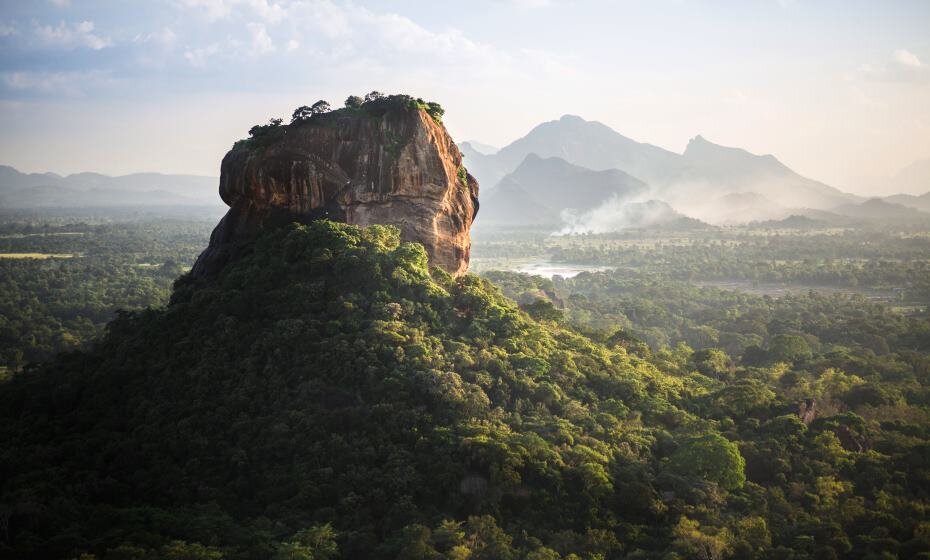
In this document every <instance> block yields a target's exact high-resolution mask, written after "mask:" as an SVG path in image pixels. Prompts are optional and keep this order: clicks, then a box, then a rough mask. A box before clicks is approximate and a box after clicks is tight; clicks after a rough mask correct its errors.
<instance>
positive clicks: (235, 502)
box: [0, 220, 745, 560]
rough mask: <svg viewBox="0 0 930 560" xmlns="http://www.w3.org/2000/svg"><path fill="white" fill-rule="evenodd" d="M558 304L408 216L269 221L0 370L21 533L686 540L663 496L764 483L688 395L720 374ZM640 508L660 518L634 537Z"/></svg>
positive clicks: (383, 545) (175, 538)
mask: <svg viewBox="0 0 930 560" xmlns="http://www.w3.org/2000/svg"><path fill="white" fill-rule="evenodd" d="M533 309H534V311H533V312H534V313H539V314H540V316H543V315H545V316H547V317H550V319H545V320H536V319H534V318H533V317H532V316H530V315H528V314H526V313H524V312H523V311H521V310H520V309H518V308H517V306H516V304H514V303H513V302H512V301H510V300H507V299H506V298H504V297H503V296H502V295H501V294H500V291H499V290H498V289H497V288H495V287H494V286H492V285H490V284H489V283H488V282H487V281H484V280H481V279H479V278H477V277H474V276H465V277H459V278H454V277H452V276H451V275H449V274H446V273H444V272H442V271H441V270H440V269H438V268H432V269H431V268H430V267H429V266H428V262H427V254H426V251H425V250H424V248H423V247H422V246H421V245H419V244H410V243H402V242H401V239H400V234H399V230H398V229H397V228H395V227H383V226H374V227H370V228H368V229H365V230H362V229H359V228H357V227H355V226H351V225H347V224H340V223H336V222H330V221H326V220H320V221H315V222H312V223H310V224H308V225H296V224H293V225H290V226H285V227H282V228H279V229H275V230H266V231H263V232H262V233H261V234H259V236H258V237H257V238H256V239H255V241H254V243H253V244H252V250H251V251H250V252H249V253H247V254H242V255H240V257H239V258H237V259H235V260H233V261H231V262H230V263H228V265H227V266H226V267H224V268H223V269H222V270H221V271H220V272H219V273H218V274H217V275H216V276H213V277H209V278H195V277H193V276H190V275H187V276H185V277H182V278H181V279H180V280H179V281H178V282H177V283H176V288H175V291H174V294H173V296H172V299H171V304H170V305H169V306H168V307H167V308H163V309H151V310H146V311H141V312H138V313H123V314H121V315H120V317H119V318H118V319H117V320H116V321H114V322H113V323H112V324H111V325H110V326H109V327H108V329H107V334H106V336H105V338H104V339H103V340H101V341H99V343H98V344H96V345H95V346H94V348H93V349H92V350H91V351H89V352H86V353H73V354H70V355H64V356H62V357H60V358H59V359H57V360H56V361H54V362H53V363H50V364H48V365H46V366H44V367H42V368H40V369H35V370H33V371H30V372H29V373H28V374H24V375H18V376H15V377H14V378H13V379H12V380H9V381H4V382H0V441H3V442H4V445H3V450H2V452H0V475H2V476H0V503H2V504H3V507H4V509H3V512H4V515H5V517H4V519H8V520H9V523H8V525H6V528H5V531H4V536H3V543H2V546H3V547H4V548H3V550H4V552H5V554H6V555H7V556H9V557H11V558H22V559H24V560H31V559H38V558H43V559H44V558H76V557H78V556H79V555H80V554H81V553H93V554H95V555H97V556H96V557H98V558H144V559H148V558H219V557H220V556H221V555H222V556H223V557H227V558H237V559H253V558H254V559H256V560H257V559H266V558H330V559H335V558H376V559H385V560H386V559H392V558H436V559H437V560H438V559H439V558H443V557H448V558H465V557H468V555H469V554H470V555H471V556H472V557H473V558H487V559H492V558H494V559H507V558H511V559H517V558H520V559H523V558H554V557H553V556H551V555H548V556H540V555H539V554H544V553H547V551H548V550H551V548H550V547H558V548H559V550H562V551H563V552H564V553H565V554H566V555H568V554H576V555H580V554H584V553H585V551H586V550H590V547H592V546H597V547H599V548H598V550H604V551H605V552H611V551H613V552H615V553H616V554H620V552H621V550H622V547H625V546H627V544H626V543H633V542H635V543H636V546H637V547H638V548H648V549H652V550H657V551H661V550H663V549H664V548H666V547H668V546H669V540H670V537H667V535H668V534H670V531H671V530H672V527H673V525H674V524H675V523H676V522H677V521H676V520H677V518H678V516H677V515H676V516H674V517H672V518H669V517H667V516H665V515H664V511H665V508H666V507H667V506H666V505H664V503H663V501H662V500H663V498H662V494H661V492H663V491H664V492H678V493H679V494H678V495H679V496H680V497H679V498H678V499H679V500H682V499H685V500H687V501H688V502H689V503H694V504H695V505H697V504H700V503H701V502H702V501H704V500H706V499H707V497H706V496H707V492H711V493H712V495H713V496H717V497H720V496H725V495H727V493H728V492H736V493H738V492H740V488H742V487H743V485H744V481H745V475H744V465H745V461H744V460H743V458H742V457H741V456H740V453H739V451H738V449H737V447H736V445H735V444H733V443H730V442H729V441H728V440H726V439H725V438H723V437H722V436H721V435H720V433H719V432H718V431H717V429H716V427H715V425H716V422H707V421H698V419H697V418H696V417H694V416H693V415H692V414H691V413H688V412H685V411H684V410H682V409H681V408H679V404H680V403H682V400H681V397H680V394H683V393H691V392H692V391H693V392H702V391H703V392H706V388H705V387H704V386H703V385H700V384H698V383H696V382H694V381H692V380H691V378H690V377H682V378H679V377H675V376H670V375H666V374H663V373H662V372H660V371H659V370H657V369H656V368H655V366H653V365H651V364H649V363H647V362H645V361H644V360H642V359H640V358H638V357H635V356H633V355H632V354H628V353H627V351H626V350H625V349H624V348H620V347H613V348H610V347H607V346H603V345H600V344H596V343H594V342H592V341H590V340H589V339H587V338H585V337H583V336H581V335H579V334H577V333H576V332H574V331H572V330H571V329H570V328H568V327H566V326H563V325H561V324H560V323H559V322H557V321H554V320H553V319H552V318H551V317H552V316H553V313H555V315H558V313H557V312H555V310H552V309H551V306H550V309H549V310H548V311H547V309H546V308H545V306H542V307H541V308H540V306H538V305H537V306H535V307H534V308H533ZM672 388H673V389H672ZM670 399H671V400H670ZM624 419H626V420H624ZM669 430H672V431H673V432H674V434H675V435H672V433H670V432H669ZM694 457H699V458H700V460H706V461H709V462H710V464H709V465H706V466H700V465H698V464H697V463H695V458H694ZM660 474H661V475H662V476H664V477H665V478H664V479H657V478H656V477H657V475H660ZM658 480H662V482H661V484H660V483H659V482H657V481H658ZM659 484H660V485H659ZM657 485H659V486H657ZM659 488H665V490H660V489H659ZM673 488H674V489H676V490H673ZM665 499H668V498H665ZM615 516H619V517H615ZM618 519H626V520H628V521H627V522H629V523H636V524H637V525H636V527H640V526H641V529H638V528H635V527H634V526H632V525H631V526H630V528H629V529H623V533H622V535H627V536H625V537H624V539H623V540H622V542H623V543H624V544H622V545H621V541H620V540H618V538H617V537H616V536H614V533H613V531H614V530H615V528H616V527H617V525H616V524H617V522H618V521H617V520H618ZM426 527H437V528H436V529H435V533H433V532H432V531H431V532H430V535H429V536H427V534H426V533H425V532H424V529H425V528H426ZM594 528H597V529H596V531H597V533H593V534H594V535H600V536H598V537H596V540H595V539H594V538H593V537H586V535H588V534H590V532H591V531H594V530H595V529H594ZM636 531H646V532H648V533H649V535H648V536H647V535H642V536H639V537H637V536H635V535H634V532H636ZM459 533H461V536H457V535H459ZM628 533H629V534H628ZM433 534H435V539H436V540H435V542H433ZM423 539H426V540H425V541H424V540H423ZM633 539H636V540H635V541H634V540H633ZM421 541H422V542H421ZM427 543H428V544H427ZM594 543H596V544H594ZM433 546H435V547H437V548H439V549H440V550H443V551H448V550H450V549H453V548H454V547H459V548H458V550H457V552H456V553H455V555H449V556H439V555H438V553H433V554H428V551H429V550H430V549H431V548H432V547H433ZM337 548H338V556H337V552H336V550H337ZM295 550H296V551H297V552H301V551H303V552H302V554H303V555H298V554H297V552H295ZM159 551H161V552H160V553H159ZM534 551H538V552H539V554H537V555H535V556H527V554H530V553H532V552H534ZM616 554H612V555H611V557H615V556H616ZM657 554H658V553H657ZM566 557H568V556H566ZM656 558H658V555H657V556H656Z"/></svg>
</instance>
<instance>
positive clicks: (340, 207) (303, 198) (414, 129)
mask: <svg viewBox="0 0 930 560" xmlns="http://www.w3.org/2000/svg"><path fill="white" fill-rule="evenodd" d="M372 105H373V107H372ZM220 196H221V197H222V198H223V201H224V202H226V204H228V205H229V206H230V209H229V211H228V212H227V213H226V216H224V217H223V219H222V220H221V221H220V223H219V224H218V225H217V226H216V229H215V230H214V231H213V234H212V235H211V236H210V245H209V247H207V249H206V250H205V251H204V252H203V253H202V254H201V255H200V257H199V258H198V259H197V262H196V263H195V264H194V268H193V270H192V274H193V275H194V276H209V275H212V274H215V273H216V272H218V271H219V270H220V269H221V268H222V267H223V265H224V264H225V263H226V262H227V261H228V260H229V259H230V258H234V257H235V255H236V253H237V252H238V251H240V250H241V249H242V247H243V246H244V245H245V244H246V243H247V242H248V241H249V240H250V239H252V238H253V237H254V236H255V235H256V234H257V233H259V232H260V231H261V230H262V229H264V228H268V227H275V226H278V225H281V224H285V223H289V222H294V221H297V222H308V221H311V220H315V219H319V218H327V219H331V220H336V221H341V222H346V223H349V224H354V225H359V226H368V225H372V224H389V225H395V226H397V227H398V228H400V231H401V238H402V239H403V240H404V241H414V242H418V243H422V244H423V246H424V247H425V248H426V251H427V253H428V254H429V258H430V262H431V264H433V265H436V266H439V267H441V268H443V269H445V270H446V271H448V272H449V273H451V274H455V275H459V274H463V273H464V272H465V271H466V270H467V268H468V260H469V252H470V248H471V241H470V237H469V230H470V228H471V223H472V221H473V220H474V218H475V215H476V213H477V211H478V182H477V180H475V178H474V177H472V176H471V175H469V174H468V173H467V171H465V169H464V167H463V166H462V154H461V152H460V151H459V149H458V147H457V146H456V145H455V142H453V140H452V138H451V137H450V136H449V134H448V133H447V132H446V129H445V127H444V126H443V125H442V124H441V122H439V121H438V119H436V118H434V117H433V116H431V114H430V113H428V112H427V111H426V110H425V109H424V108H422V106H421V105H418V104H417V103H415V102H413V101H412V100H411V99H410V98H407V97H405V96H391V97H390V98H384V99H382V100H379V101H378V102H377V103H366V104H365V105H364V106H362V107H361V108H355V109H352V110H350V109H341V110H337V111H333V112H330V113H325V114H318V115H314V116H312V117H310V118H306V119H303V120H301V121H298V122H296V123H292V124H290V125H287V126H280V125H275V124H272V125H267V126H264V127H255V129H253V130H252V138H250V139H249V140H243V141H240V142H237V143H236V145H235V146H233V149H232V150H230V151H229V153H227V154H226V157H224V158H223V163H222V167H221V173H220Z"/></svg>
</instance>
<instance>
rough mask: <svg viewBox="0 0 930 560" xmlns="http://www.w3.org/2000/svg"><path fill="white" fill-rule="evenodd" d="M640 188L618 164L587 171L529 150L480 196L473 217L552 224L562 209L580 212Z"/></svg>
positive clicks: (558, 220) (490, 221)
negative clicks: (481, 205) (480, 207)
mask: <svg viewBox="0 0 930 560" xmlns="http://www.w3.org/2000/svg"><path fill="white" fill-rule="evenodd" d="M646 190H647V186H646V184H645V183H643V182H642V181H640V180H639V179H637V178H635V177H631V176H630V175H627V174H626V173H624V172H623V171H620V170H618V169H608V170H605V171H592V170H590V169H585V168H584V167H579V166H577V165H572V164H570V163H568V162H567V161H565V160H563V159H561V158H557V157H549V158H542V157H540V156H538V155H536V154H529V155H527V156H526V158H525V159H524V160H523V162H522V163H521V164H520V166H519V167H517V169H516V170H514V172H513V173H510V174H509V175H507V176H506V177H504V178H503V179H502V180H501V181H500V182H499V183H498V185H497V188H495V189H494V190H493V191H491V193H489V194H488V195H487V196H486V200H485V203H484V210H482V215H481V217H480V219H479V222H478V223H479V224H491V225H506V226H528V225H536V226H558V225H559V224H561V223H562V214H563V213H564V212H566V211H574V212H585V211H588V210H591V209H593V208H595V207H597V206H599V205H601V204H603V203H604V202H606V201H608V200H610V199H612V198H615V197H619V198H624V199H626V198H630V197H632V196H635V195H638V194H641V193H643V192H645V191H646Z"/></svg>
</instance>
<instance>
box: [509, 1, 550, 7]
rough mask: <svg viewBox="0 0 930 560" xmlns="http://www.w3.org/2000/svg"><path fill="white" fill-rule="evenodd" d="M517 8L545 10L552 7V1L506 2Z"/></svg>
mask: <svg viewBox="0 0 930 560" xmlns="http://www.w3.org/2000/svg"><path fill="white" fill-rule="evenodd" d="M508 2H509V3H510V4H513V5H514V6H516V7H518V8H545V7H546V6H551V5H552V0H508Z"/></svg>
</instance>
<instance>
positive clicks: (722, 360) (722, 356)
mask: <svg viewBox="0 0 930 560" xmlns="http://www.w3.org/2000/svg"><path fill="white" fill-rule="evenodd" d="M691 362H692V363H693V364H694V369H696V370H698V371H699V372H701V373H702V374H704V375H706V376H707V377H713V378H714V379H721V380H722V379H725V378H727V377H730V376H731V375H733V360H731V359H730V357H729V356H728V355H727V353H726V352H724V351H723V350H720V349H719V348H705V349H703V350H698V351H697V352H695V353H694V354H693V355H692V356H691Z"/></svg>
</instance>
